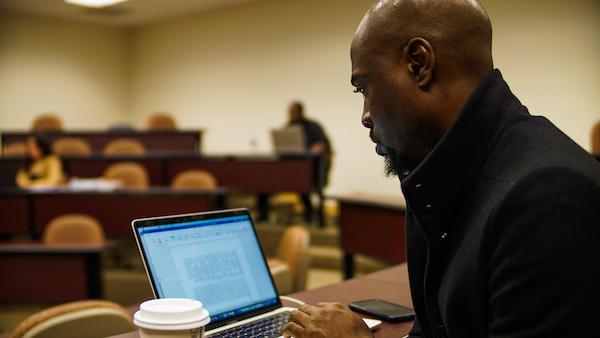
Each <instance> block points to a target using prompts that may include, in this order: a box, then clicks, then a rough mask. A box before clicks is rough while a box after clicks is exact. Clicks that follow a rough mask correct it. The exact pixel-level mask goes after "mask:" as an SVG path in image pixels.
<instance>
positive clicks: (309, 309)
mask: <svg viewBox="0 0 600 338" xmlns="http://www.w3.org/2000/svg"><path fill="white" fill-rule="evenodd" d="M298 310H299V311H302V312H304V313H306V314H309V315H310V314H312V313H313V312H314V311H315V307H314V306H312V305H309V304H304V305H302V306H301V307H299V308H298Z"/></svg>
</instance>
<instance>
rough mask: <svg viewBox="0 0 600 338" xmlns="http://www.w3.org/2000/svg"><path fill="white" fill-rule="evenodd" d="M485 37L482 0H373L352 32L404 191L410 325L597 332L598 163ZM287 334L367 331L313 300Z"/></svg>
mask: <svg viewBox="0 0 600 338" xmlns="http://www.w3.org/2000/svg"><path fill="white" fill-rule="evenodd" d="M532 43H534V41H532ZM491 50H492V29H491V24H490V21H489V18H488V16H487V14H486V12H485V10H484V9H483V8H482V6H481V5H480V4H479V3H478V2H477V1H474V0H444V1H440V0H404V1H403V0H389V1H388V0H383V1H378V2H376V3H375V4H374V5H373V7H372V8H371V9H369V11H368V12H367V14H366V15H365V17H364V18H363V20H362V22H361V23H360V25H359V27H358V29H357V31H356V34H355V36H354V39H353V42H352V48H351V57H352V84H353V85H354V86H355V87H356V91H357V92H359V93H361V94H362V95H364V108H363V114H362V123H363V125H364V126H365V127H366V128H368V129H369V130H370V136H371V139H372V140H373V141H374V142H375V143H376V147H375V149H376V152H377V153H378V154H379V155H381V156H384V157H385V160H386V168H387V172H388V173H389V174H393V175H397V176H398V177H399V178H400V181H401V187H402V191H403V193H404V196H405V197H406V200H407V215H406V238H407V257H408V270H409V278H410V286H411V293H412V299H413V305H414V308H415V312H416V320H415V321H414V325H413V329H412V331H411V333H410V337H431V338H434V337H451V338H470V337H482V338H483V337H497V338H500V337H506V338H508V337H511V338H515V337H519V338H533V337H540V338H541V337H600V326H598V325H596V323H595V321H596V317H597V314H598V313H599V311H598V306H599V305H598V304H600V291H599V288H600V263H599V262H598V261H599V259H600V245H599V243H600V165H599V164H598V163H597V162H596V161H595V160H594V159H593V158H592V157H591V156H589V155H588V153H587V152H586V151H584V150H583V149H581V148H580V147H579V146H578V145H576V144H575V143H574V142H573V141H572V140H571V139H569V138H568V137H567V136H566V135H564V134H563V133H562V132H561V131H559V130H558V129H557V128H556V127H555V126H553V125H552V124H551V123H550V122H549V121H548V120H547V119H545V118H543V117H539V116H532V115H530V114H529V113H528V110H527V108H526V107H525V106H523V105H522V104H521V102H519V100H518V99H517V98H516V97H515V96H514V95H513V94H512V93H511V91H510V89H509V87H508V85H507V84H506V82H505V81H504V80H503V78H502V75H501V73H500V71H499V70H496V69H494V68H493V63H492V52H491ZM517 52H518V53H526V51H523V50H519V51H515V53H517ZM549 52H551V51H549ZM542 80H545V79H542ZM381 240H382V241H385V240H393V239H386V238H382V239H381ZM399 245H400V244H399ZM373 296H377V295H373ZM284 335H286V336H294V337H296V338H305V337H370V336H371V333H370V332H369V330H368V329H367V328H366V327H365V325H364V324H363V323H362V322H361V320H360V318H359V317H358V316H357V315H356V314H353V313H352V312H350V311H348V310H347V309H346V307H345V306H342V305H339V304H319V305H317V306H310V305H307V306H304V307H302V308H301V309H300V310H299V311H296V312H295V313H294V314H293V315H292V316H291V319H290V323H289V324H288V326H287V327H286V329H285V332H284Z"/></svg>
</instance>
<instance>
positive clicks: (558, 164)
mask: <svg viewBox="0 0 600 338" xmlns="http://www.w3.org/2000/svg"><path fill="white" fill-rule="evenodd" d="M552 172H560V173H563V174H564V175H565V179H568V177H572V176H573V175H575V176H582V177H589V179H590V180H592V181H594V182H596V184H600V163H599V162H598V161H596V160H595V159H594V158H593V157H592V156H591V155H590V154H589V153H588V152H586V151H585V150H584V149H583V148H581V147H580V146H579V145H577V144H576V143H575V142H574V141H573V140H572V139H570V138H569V137H568V136H567V135H565V134H564V133H563V132H561V131H560V130H559V129H558V128H556V127H555V126H554V125H553V124H552V123H551V122H550V121H548V120H547V119H545V118H543V117H539V116H530V117H528V118H523V119H519V120H516V121H514V122H513V123H510V124H509V125H508V127H507V128H506V129H505V130H504V131H503V133H502V136H501V137H500V138H499V139H498V142H497V143H496V144H495V146H494V148H493V149H492V151H491V153H490V155H489V156H488V158H487V160H486V162H485V163H484V165H483V168H482V175H484V176H486V177H489V178H492V179H493V180H495V181H498V182H505V183H508V184H514V183H516V182H518V181H520V180H524V179H529V180H531V179H535V177H536V175H539V174H540V173H552Z"/></svg>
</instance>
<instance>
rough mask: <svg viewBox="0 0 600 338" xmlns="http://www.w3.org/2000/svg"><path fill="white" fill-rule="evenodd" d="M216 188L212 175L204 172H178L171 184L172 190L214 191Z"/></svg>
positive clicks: (215, 181)
mask: <svg viewBox="0 0 600 338" xmlns="http://www.w3.org/2000/svg"><path fill="white" fill-rule="evenodd" d="M217 187H218V184H217V180H216V179H215V177H214V176H213V174H211V173H209V172H208V171H204V170H186V171H183V172H180V173H179V174H177V176H175V178H174V179H173V182H172V183H171V189H173V190H214V189H217Z"/></svg>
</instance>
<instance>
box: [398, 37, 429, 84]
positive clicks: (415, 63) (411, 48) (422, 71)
mask: <svg viewBox="0 0 600 338" xmlns="http://www.w3.org/2000/svg"><path fill="white" fill-rule="evenodd" d="M404 53H405V55H406V58H407V63H408V72H409V74H410V76H412V78H413V80H414V81H415V82H417V84H418V85H419V87H420V88H422V89H425V88H427V87H429V85H430V84H431V81H432V80H433V69H434V68H435V52H434V51H433V47H432V46H431V44H430V43H429V41H427V40H425V39H423V38H412V39H410V41H408V43H407V44H406V47H405V48H404Z"/></svg>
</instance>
